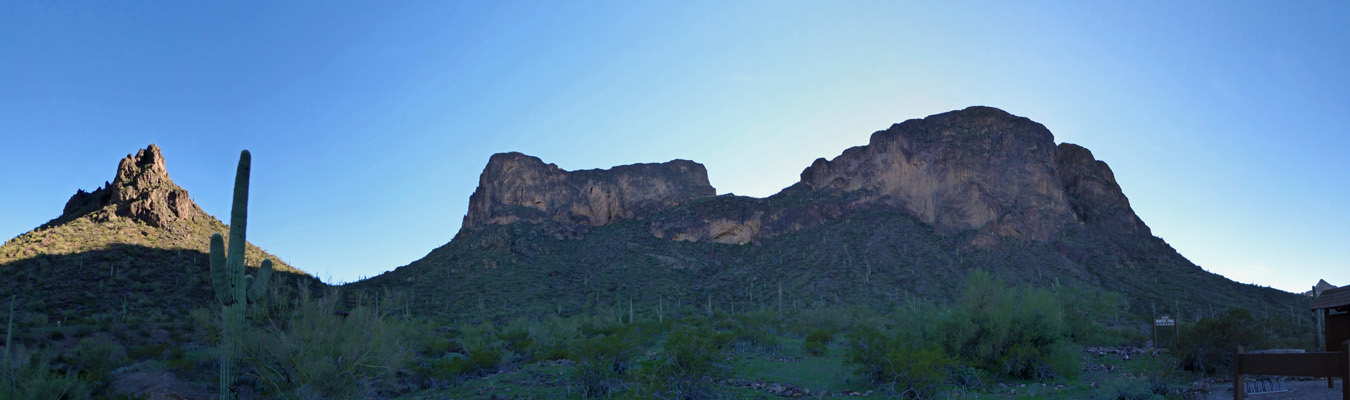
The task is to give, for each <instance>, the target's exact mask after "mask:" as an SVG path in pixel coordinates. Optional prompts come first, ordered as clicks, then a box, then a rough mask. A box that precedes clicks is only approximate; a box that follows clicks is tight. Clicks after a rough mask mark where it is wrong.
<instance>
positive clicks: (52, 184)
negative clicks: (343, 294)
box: [0, 1, 1350, 291]
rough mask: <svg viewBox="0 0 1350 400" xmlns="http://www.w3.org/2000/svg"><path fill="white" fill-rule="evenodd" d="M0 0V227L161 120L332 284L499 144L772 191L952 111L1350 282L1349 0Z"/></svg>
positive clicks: (52, 205)
mask: <svg viewBox="0 0 1350 400" xmlns="http://www.w3.org/2000/svg"><path fill="white" fill-rule="evenodd" d="M376 3H377V4H378V5H372V3H371V2H339V1H323V2H263V1H229V2H205V1H182V2H122V1H116V2H65V1H33V2H28V1H8V2H3V3H0V188H3V189H0V236H3V237H4V238H10V237H14V236H17V235H19V234H21V233H23V232H26V231H28V230H31V229H33V228H34V227H36V226H38V225H40V224H42V223H43V222H46V221H47V220H49V219H51V218H54V217H56V216H58V215H59V214H60V213H61V209H62V206H63V205H64V204H65V201H66V200H67V199H68V198H69V196H70V195H71V194H73V193H75V191H76V190H77V189H85V190H92V189H94V188H96V187H98V186H99V185H100V184H102V183H103V182H105V181H110V180H112V178H113V174H114V172H115V169H116V166H117V162H118V160H120V159H121V158H122V157H124V156H125V155H126V154H128V153H134V152H135V151H136V150H137V149H141V148H145V146H146V145H148V144H150V143H156V144H158V145H159V146H160V147H161V148H163V150H164V155H165V157H166V159H167V161H168V168H169V173H170V175H171V176H172V177H173V179H174V181H175V182H177V183H178V184H179V185H180V186H183V187H184V188H185V189H187V190H188V191H189V192H190V193H191V194H192V197H193V200H195V201H196V202H197V204H199V205H200V206H201V207H202V208H203V209H205V210H206V211H207V212H209V213H211V214H213V215H216V216H221V217H224V216H227V215H228V213H229V207H230V204H229V202H230V196H229V191H230V189H231V185H232V182H233V174H234V164H235V162H236V161H237V158H238V154H239V150H241V149H249V150H250V151H251V152H252V153H253V163H254V164H253V177H252V179H253V181H252V185H253V186H252V188H251V196H252V197H251V202H250V209H249V217H250V218H249V239H250V241H253V242H254V243H256V244H258V245H260V246H262V247H264V248H265V249H267V250H268V251H270V252H272V253H274V254H277V255H279V256H280V257H282V258H283V259H284V260H286V261H288V262H290V263H292V264H294V265H295V266H297V267H299V268H301V269H304V270H307V271H310V272H311V273H313V274H315V275H317V276H319V277H320V278H323V279H324V280H325V281H328V282H347V281H353V280H356V279H360V278H362V277H368V276H373V275H377V274H379V273H381V272H384V271H387V270H390V269H393V268H395V267H398V266H401V265H405V264H407V263H409V262H411V261H414V260H416V259H418V258H421V257H422V256H423V255H425V254H426V253H427V252H429V251H431V250H432V249H434V248H436V247H438V246H440V245H443V244H445V243H446V242H448V241H449V240H450V239H451V238H452V237H453V236H454V234H455V232H456V231H458V229H459V225H460V222H461V219H462V218H463V216H464V212H465V210H466V209H467V202H468V198H469V195H470V194H471V193H472V192H473V190H474V188H475V186H476V185H477V181H478V175H479V173H480V172H481V171H482V168H483V166H484V164H485V163H486V162H487V160H488V157H489V156H490V155H492V154H493V153H497V152H504V151H520V152H524V153H526V154H530V155H534V156H538V157H541V158H542V159H544V160H545V161H546V162H552V163H556V164H558V165H559V166H560V167H562V168H565V169H569V170H573V169H589V168H608V167H610V166H614V165H620V164H630V163H637V162H663V161H668V160H671V159H675V158H684V159H691V160H694V161H698V162H701V163H703V164H705V165H706V166H707V168H708V174H709V178H710V179H711V181H712V184H713V186H715V187H716V188H717V189H718V192H719V193H727V192H732V193H736V194H740V195H751V196H767V195H770V194H773V193H775V192H777V191H778V190H779V189H781V188H783V187H786V186H788V185H791V184H792V183H794V182H795V181H796V180H797V179H798V174H799V173H800V172H801V170H802V169H803V168H805V167H806V166H808V165H810V163H811V161H812V160H814V159H815V158H817V157H827V158H832V157H835V156H837V155H838V154H839V153H840V152H841V151H843V150H844V149H845V148H848V147H851V146H857V145H863V144H866V143H867V139H868V137H869V135H871V133H872V132H874V131H877V130H881V129H885V128H887V127H888V126H890V125H891V124H892V123H896V122H901V121H903V120H906V119H910V118H920V117H924V116H927V115H930V114H935V113H940V112H945V111H950V110H955V109H961V108H965V107H967V106H971V105H988V106H994V107H999V108H1002V109H1004V110H1007V111H1009V112H1011V113H1013V114H1017V115H1021V116H1025V117H1028V118H1031V119H1033V120H1035V121H1038V122H1040V123H1043V124H1045V125H1046V126H1047V127H1049V128H1050V130H1051V131H1052V132H1054V134H1055V137H1056V140H1058V141H1067V142H1072V143H1078V144H1081V145H1083V146H1085V147H1087V148H1089V149H1091V150H1092V151H1093V153H1094V154H1095V155H1096V156H1097V158H1098V159H1100V160H1103V161H1106V162H1107V163H1108V164H1110V165H1111V167H1112V169H1113V170H1114V171H1115V174H1116V178H1117V179H1118V180H1119V182H1120V184H1121V186H1122V187H1123V188H1124V190H1125V193H1126V195H1127V196H1129V198H1130V201H1131V203H1132V205H1133V206H1134V208H1135V210H1136V211H1137V212H1138V214H1139V215H1140V217H1141V218H1143V220H1144V221H1145V222H1146V223H1148V225H1149V226H1150V227H1152V228H1153V232H1154V234H1155V235H1158V236H1160V237H1162V238H1164V239H1166V240H1167V241H1168V242H1169V243H1171V244H1172V246H1173V247H1175V248H1176V249H1177V250H1178V251H1180V252H1181V253H1182V254H1183V255H1185V256H1186V257H1188V258H1190V259H1191V260H1192V261H1194V262H1196V263H1197V264H1199V265H1200V266H1202V267H1204V268H1205V269H1207V270H1210V271H1213V272H1217V273H1220V274H1223V275H1225V276H1228V277H1230V278H1232V279H1234V280H1238V281H1241V282H1249V283H1258V284H1262V285H1268V286H1274V287H1277V288H1280V289H1284V290H1289V291H1304V290H1307V289H1308V288H1309V287H1310V286H1311V285H1312V284H1313V283H1315V282H1316V281H1317V279H1319V278H1326V279H1327V280H1328V281H1330V282H1331V283H1333V284H1338V285H1344V284H1350V213H1347V212H1346V208H1345V206H1346V204H1347V199H1348V198H1350V178H1348V177H1347V172H1350V168H1347V166H1350V135H1347V133H1350V132H1347V130H1350V75H1348V74H1350V23H1347V22H1346V21H1350V3H1347V2H1344V1H1331V2H1322V1H1300V2H1273V1H1272V2H1242V1H1216V2H1201V1H1184V2H1177V1H1161V2H1138V1H1130V2H1081V1H1066V2H1049V3H1042V2H1022V1H1017V2H1006V1H996V2H969V3H968V2H956V1H942V2H932V3H920V2H907V1H905V2H900V1H884V2H870V1H809V2H795V1H707V2H702V1H671V2H661V1H615V2H583V1H540V2H514V1H464V2H455V1H432V2H425V3H404V2H394V1H391V2H376Z"/></svg>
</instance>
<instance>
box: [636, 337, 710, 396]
mask: <svg viewBox="0 0 1350 400" xmlns="http://www.w3.org/2000/svg"><path fill="white" fill-rule="evenodd" d="M731 339H732V336H731V335H730V334H727V333H718V332H715V331H709V330H703V329H697V328H690V327H685V328H680V329H677V330H675V331H673V332H671V333H670V335H669V336H667V337H666V341H665V343H664V346H663V349H662V351H661V352H660V353H658V354H657V356H656V357H655V358H653V359H651V360H648V361H647V362H645V363H643V365H642V368H641V373H640V377H639V379H638V380H639V383H640V384H639V385H638V386H637V388H636V389H635V390H633V391H631V392H628V393H626V395H628V397H630V398H676V399H688V400H698V399H711V398H714V397H715V393H714V391H713V379H714V378H719V377H723V376H725V375H726V371H727V367H726V366H725V365H722V364H720V362H721V361H722V357H723V354H724V351H725V350H726V347H727V346H728V345H729V344H730V343H731Z"/></svg>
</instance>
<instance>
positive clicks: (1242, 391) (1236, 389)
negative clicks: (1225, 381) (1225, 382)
mask: <svg viewBox="0 0 1350 400" xmlns="http://www.w3.org/2000/svg"><path fill="white" fill-rule="evenodd" d="M1243 386H1244V385H1243V384H1242V346H1238V347H1237V351H1236V352H1234V353H1233V400H1242V399H1244V398H1246V397H1247V389H1246V388H1244V387H1243Z"/></svg>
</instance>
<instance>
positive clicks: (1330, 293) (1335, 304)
mask: <svg viewBox="0 0 1350 400" xmlns="http://www.w3.org/2000/svg"><path fill="white" fill-rule="evenodd" d="M1317 289H1318V288H1314V295H1315V296H1316V298H1315V299H1313V303H1312V307H1311V308H1312V310H1313V311H1314V312H1317V313H1318V316H1319V318H1321V319H1323V320H1325V321H1326V331H1325V332H1324V333H1323V337H1324V338H1326V342H1325V343H1324V345H1325V347H1323V348H1324V349H1326V350H1327V351H1326V352H1319V353H1256V354H1247V353H1244V352H1243V351H1242V346H1238V348H1237V353H1235V354H1234V356H1233V398H1234V399H1236V400H1241V399H1243V398H1244V397H1246V391H1245V390H1244V388H1243V381H1242V379H1243V376H1244V375H1279V376H1311V377H1318V378H1327V387H1330V388H1335V387H1336V381H1335V379H1336V378H1341V398H1342V399H1345V400H1350V385H1346V383H1350V286H1347V287H1342V288H1335V289H1326V290H1317ZM1319 292H1320V293H1319ZM1332 349H1336V350H1340V351H1336V352H1331V350H1332Z"/></svg>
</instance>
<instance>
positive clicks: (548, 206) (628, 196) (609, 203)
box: [462, 152, 717, 234]
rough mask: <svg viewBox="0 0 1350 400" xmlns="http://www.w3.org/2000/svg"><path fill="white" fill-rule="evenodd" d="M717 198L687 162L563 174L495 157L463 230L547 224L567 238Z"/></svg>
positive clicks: (517, 156)
mask: <svg viewBox="0 0 1350 400" xmlns="http://www.w3.org/2000/svg"><path fill="white" fill-rule="evenodd" d="M716 194H717V191H716V190H715V189H713V187H712V185H710V184H709V183H708V170H707V169H706V168H704V167H703V165H702V164H699V163H696V162H693V161H688V160H673V161H669V162H665V163H659V164H632V165H621V166H617V167H613V168H610V169H604V170H600V169H593V170H579V171H565V170H563V169H562V168H559V167H558V166H557V165H554V164H545V163H544V162H543V161H542V160H540V159H539V158H538V157H532V156H528V155H525V154H521V153H516V152H511V153H500V154H495V155H493V156H492V157H491V158H490V159H489V160H488V164H487V167H485V168H484V169H483V173H482V175H481V176H480V177H479V181H478V189H477V190H475V191H474V193H473V195H472V196H471V197H470V198H469V211H468V213H467V214H466V215H465V216H464V223H463V225H462V229H464V230H469V229H474V228H477V227H482V226H485V225H490V224H509V223H512V222H516V221H524V222H529V223H535V224H538V223H543V222H551V223H554V224H553V225H554V226H558V227H561V228H562V229H561V231H562V233H569V234H570V233H573V232H574V231H575V229H573V228H580V229H583V230H584V229H585V227H588V226H602V225H608V224H610V223H613V222H615V221H619V220H624V219H633V218H644V217H646V216H649V215H651V214H653V213H656V212H658V211H661V210H664V209H666V208H670V207H673V206H676V205H679V204H681V203H683V202H686V201H689V200H691V199H695V198H700V197H706V196H713V195H716Z"/></svg>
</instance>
